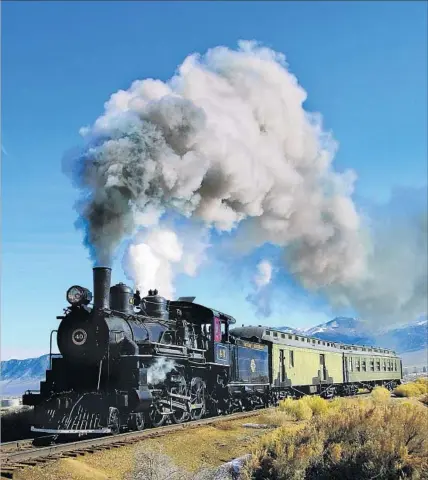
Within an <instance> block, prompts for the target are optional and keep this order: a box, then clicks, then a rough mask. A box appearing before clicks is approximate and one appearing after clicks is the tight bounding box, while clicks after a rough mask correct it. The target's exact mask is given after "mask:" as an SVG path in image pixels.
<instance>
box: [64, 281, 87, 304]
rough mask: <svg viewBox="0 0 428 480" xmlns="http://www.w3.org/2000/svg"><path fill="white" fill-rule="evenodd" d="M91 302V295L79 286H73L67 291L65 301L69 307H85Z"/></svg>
mask: <svg viewBox="0 0 428 480" xmlns="http://www.w3.org/2000/svg"><path fill="white" fill-rule="evenodd" d="M91 300H92V293H91V292H90V291H89V290H88V289H87V288H83V287H79V285H73V286H72V287H70V288H69V289H68V290H67V301H68V303H70V304H71V305H87V304H88V303H90V301H91Z"/></svg>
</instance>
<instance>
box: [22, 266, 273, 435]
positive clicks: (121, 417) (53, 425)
mask: <svg viewBox="0 0 428 480" xmlns="http://www.w3.org/2000/svg"><path fill="white" fill-rule="evenodd" d="M93 279H94V284H93V290H94V296H93V306H92V308H91V307H90V306H89V305H90V303H91V301H92V293H91V292H90V291H89V290H88V289H86V288H82V287H80V286H77V285H76V286H72V287H71V288H70V289H69V290H68V292H67V300H68V302H69V303H70V307H69V308H68V309H67V310H65V315H64V316H61V317H58V318H59V319H60V320H61V323H60V326H59V328H58V331H57V343H58V349H59V351H60V353H61V357H60V358H55V357H53V356H51V368H50V369H49V370H47V372H46V381H42V382H41V384H40V392H34V391H28V392H26V393H25V394H24V396H23V404H24V405H33V406H34V425H33V426H32V428H31V429H32V431H33V432H40V433H48V434H58V435H60V434H80V435H82V434H98V433H102V434H104V433H117V432H119V431H120V430H122V429H129V430H141V429H143V428H144V426H145V424H150V425H151V426H154V427H158V426H160V425H162V424H163V423H164V422H165V421H166V420H170V421H172V422H174V423H181V422H184V421H186V420H197V419H200V418H201V417H202V416H203V415H206V414H211V415H218V414H221V413H226V412H229V411H233V410H235V409H242V408H245V407H247V408H248V407H253V406H256V405H258V406H264V405H267V404H268V401H269V388H268V387H269V382H268V366H267V363H268V348H267V347H266V346H265V345H262V344H260V343H254V342H248V341H242V340H240V339H237V338H236V339H235V338H233V337H232V336H231V335H230V331H229V330H230V325H232V324H234V323H235V319H234V318H232V317H231V316H229V315H226V314H224V313H221V312H218V311H216V310H213V309H210V308H207V307H205V306H202V305H198V304H196V303H194V302H193V300H194V297H183V298H179V299H178V300H177V301H167V300H165V299H164V298H163V297H161V296H159V295H158V292H157V291H156V290H154V291H149V292H148V295H147V296H146V297H144V298H141V297H140V293H139V292H138V291H137V292H136V293H135V294H134V293H133V291H132V289H131V288H129V287H128V286H126V285H124V284H122V283H119V284H118V285H114V286H112V287H111V288H110V282H111V269H109V268H105V267H95V268H94V269H93Z"/></svg>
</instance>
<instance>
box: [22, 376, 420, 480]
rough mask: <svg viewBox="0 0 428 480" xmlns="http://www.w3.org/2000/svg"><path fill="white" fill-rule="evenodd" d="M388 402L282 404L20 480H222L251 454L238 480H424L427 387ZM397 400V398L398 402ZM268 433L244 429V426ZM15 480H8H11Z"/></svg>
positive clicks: (380, 395)
mask: <svg viewBox="0 0 428 480" xmlns="http://www.w3.org/2000/svg"><path fill="white" fill-rule="evenodd" d="M407 385H410V386H408V387H407V388H406V389H404V390H403V388H402V387H399V389H400V390H398V392H396V393H398V394H400V392H403V391H404V392H406V395H407V397H404V396H403V397H401V398H400V397H395V398H394V397H391V396H390V394H389V392H388V391H387V390H386V389H384V388H376V389H375V390H373V392H372V394H371V395H370V396H365V397H363V398H361V397H360V398H358V397H357V398H346V399H343V398H341V399H334V400H332V401H326V400H323V399H321V398H319V397H305V398H302V399H300V400H285V401H283V402H281V404H280V406H279V407H278V408H277V409H275V410H271V411H267V412H266V411H264V412H261V413H260V415H258V416H256V417H252V418H250V419H239V420H234V421H229V422H226V421H224V422H220V423H218V424H216V425H211V426H203V427H199V428H196V429H189V430H183V431H179V432H176V433H173V434H169V435H167V436H164V437H160V438H152V439H146V440H143V441H141V442H139V443H138V444H135V445H132V446H128V447H123V448H120V449H114V450H108V451H104V452H98V453H95V454H92V455H86V456H81V457H76V458H67V459H61V460H59V461H56V462H54V463H52V464H47V465H41V466H36V467H30V468H28V469H25V470H23V471H21V472H19V473H18V475H17V476H16V478H17V479H20V480H30V479H31V480H42V479H46V480H50V479H52V480H54V479H55V480H57V479H59V480H62V479H64V480H89V479H95V480H97V479H100V480H101V479H112V480H113V479H114V480H145V479H147V480H167V479H172V480H220V479H221V480H223V479H228V478H232V476H224V474H222V475H220V476H219V472H218V467H219V466H221V465H222V464H224V463H225V462H228V461H230V460H232V459H234V458H237V457H242V456H244V455H246V454H251V458H250V460H249V462H248V463H247V465H246V466H245V467H244V468H243V470H242V471H241V474H240V475H241V478H242V479H245V480H264V479H266V480H267V479H275V480H279V479H290V480H301V479H308V480H312V479H336V478H337V479H355V480H366V479H377V480H383V479H385V480H392V479H405V478H407V479H413V480H419V479H427V478H428V460H427V458H428V442H427V434H426V432H427V431H428V409H427V407H426V406H425V405H426V404H425V405H424V402H426V395H427V390H428V383H427V381H426V379H425V380H419V381H418V382H417V383H416V387H415V386H412V385H411V384H407ZM403 395H404V394H403ZM248 423H251V424H262V425H264V426H268V427H269V428H264V429H263V428H259V429H257V428H247V427H245V426H244V425H245V424H248ZM14 478H15V477H14Z"/></svg>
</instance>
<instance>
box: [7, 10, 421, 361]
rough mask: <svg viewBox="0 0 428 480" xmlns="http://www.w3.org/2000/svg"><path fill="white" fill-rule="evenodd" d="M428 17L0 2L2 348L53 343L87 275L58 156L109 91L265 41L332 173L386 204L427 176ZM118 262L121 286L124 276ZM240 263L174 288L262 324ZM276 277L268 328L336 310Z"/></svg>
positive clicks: (27, 349)
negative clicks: (322, 134)
mask: <svg viewBox="0 0 428 480" xmlns="http://www.w3.org/2000/svg"><path fill="white" fill-rule="evenodd" d="M426 18H427V5H426V3H424V2H386V1H384V2H343V3H339V2H327V3H324V2H315V3H312V2H300V3H294V2H272V3H267V2H251V3H248V2H245V3H244V2H236V3H229V2H218V3H217V2H210V3H208V2H207V3H205V2H200V3H199V2H180V3H166V2H159V3H151V2H113V1H111V2H102V1H97V2H31V3H30V2H5V3H3V4H2V59H1V62H2V65H1V66H2V92H1V94H2V140H1V142H2V221H3V225H2V227H3V228H2V233H3V235H2V254H3V255H2V257H3V258H2V283H1V285H2V288H1V295H2V298H1V314H2V317H1V329H2V338H1V345H2V353H1V356H2V359H7V358H11V357H17V358H25V357H28V356H32V355H38V354H41V353H44V352H46V351H47V350H48V348H49V332H50V330H51V329H53V328H56V326H57V322H58V321H57V320H56V319H55V316H56V315H60V314H61V313H62V308H64V307H66V302H65V292H66V290H67V288H68V287H69V286H70V285H72V284H76V283H77V284H83V285H86V286H88V287H90V286H91V278H92V272H91V263H90V261H89V260H88V254H87V252H86V250H85V249H84V247H83V246H82V244H81V242H82V234H81V232H80V231H76V230H75V228H74V221H75V219H76V214H75V212H74V210H73V202H74V201H75V199H76V198H77V193H76V191H75V190H74V189H73V187H72V185H71V184H70V181H69V179H68V178H67V177H66V176H65V175H64V174H63V173H62V171H61V158H62V156H63V154H64V151H65V150H67V149H68V148H70V147H72V146H74V145H76V144H78V142H79V141H80V138H79V135H78V131H79V128H80V127H82V126H83V125H87V124H90V123H92V122H93V121H94V120H95V119H96V118H97V117H98V116H99V115H100V114H101V113H102V109H103V105H104V102H105V101H106V100H107V99H108V98H109V96H110V95H111V94H112V93H113V92H115V91H117V90H118V89H120V88H123V89H126V88H128V87H129V85H130V84H131V82H132V81H133V80H135V79H142V78H146V77H153V78H160V79H162V80H166V79H168V78H169V77H170V76H171V75H172V74H173V73H174V70H175V68H176V67H177V66H178V65H179V64H180V63H181V62H182V60H183V59H184V58H185V57H186V56H187V55H188V54H189V53H192V52H195V51H197V52H201V53H203V52H204V51H206V49H208V48H210V47H214V46H217V45H226V46H229V47H233V48H234V47H235V46H236V43H237V41H238V40H239V39H248V40H252V39H255V40H258V41H260V42H263V43H264V44H266V45H267V46H270V47H271V48H273V49H274V50H276V51H281V52H283V53H285V55H286V57H287V60H288V62H289V64H290V68H291V70H292V72H293V73H294V74H295V75H296V76H297V78H298V80H299V82H300V83H301V84H302V85H303V87H304V88H305V89H306V91H307V92H308V100H307V102H306V105H305V107H306V109H307V110H311V111H312V110H315V111H319V112H321V113H322V115H323V117H324V122H325V127H326V128H327V129H331V130H332V131H333V133H334V136H335V138H336V139H337V140H338V142H339V144H340V149H339V152H338V155H337V158H336V162H335V165H336V168H337V169H338V170H344V169H346V168H353V169H355V170H356V172H357V173H358V177H359V179H358V182H357V188H356V199H357V201H358V202H361V203H368V204H378V203H382V202H387V201H388V200H389V198H390V195H391V192H392V191H393V189H394V188H397V187H402V188H407V190H408V191H411V190H412V189H421V188H422V187H424V186H425V185H426V183H427V170H426V169H427V166H426V155H427V137H426V130H427V109H426V105H427V26H426ZM419 191H420V190H419ZM265 253H266V254H267V255H269V254H270V252H268V251H267V252H265ZM257 255H260V253H257V254H255V255H253V256H251V258H249V259H247V260H246V261H247V263H251V268H253V267H254V265H255V263H256V262H257V260H258V258H257ZM119 264H120V263H118V266H117V268H115V270H114V273H113V281H121V280H123V278H124V276H123V273H122V271H121V269H120V267H119ZM238 267H239V269H238V270H239V272H240V273H241V275H240V276H239V275H238V276H236V275H234V274H232V273H231V272H230V269H229V268H228V267H227V265H225V264H223V263H221V262H216V263H213V264H211V265H209V266H207V268H206V269H204V270H203V271H202V273H201V275H200V276H199V277H198V280H197V281H195V280H194V279H188V278H181V279H180V281H179V283H178V285H177V286H178V293H179V294H188V295H190V294H193V295H196V296H197V297H198V300H199V301H200V302H202V303H204V302H205V303H207V304H209V305H211V306H213V307H215V308H218V309H222V310H224V311H226V312H227V313H231V314H233V315H235V316H236V317H237V318H238V323H260V322H261V321H260V320H259V319H256V318H255V316H254V312H253V310H252V308H251V306H250V305H249V304H248V303H247V302H246V301H245V297H246V295H247V292H246V291H245V288H247V287H245V282H244V280H245V277H246V275H247V271H249V270H248V268H249V265H248V264H245V265H239V266H238ZM276 288H277V289H278V291H279V290H280V291H281V292H285V293H284V295H285V298H283V300H282V301H281V302H280V303H281V305H282V307H281V308H277V309H276V310H275V313H274V315H273V316H272V318H271V319H265V320H263V322H264V323H273V324H276V325H280V324H282V325H291V326H310V325H313V324H315V323H319V322H323V321H325V320H328V319H330V318H331V315H332V312H331V311H330V309H329V307H328V306H327V305H325V303H324V302H322V301H321V300H319V299H316V298H314V297H311V296H310V295H308V294H307V293H306V292H304V291H302V290H301V289H300V288H298V286H297V285H295V284H294V283H293V282H292V280H291V279H289V278H288V277H286V278H285V279H284V280H283V282H282V283H281V284H280V285H277V287H276Z"/></svg>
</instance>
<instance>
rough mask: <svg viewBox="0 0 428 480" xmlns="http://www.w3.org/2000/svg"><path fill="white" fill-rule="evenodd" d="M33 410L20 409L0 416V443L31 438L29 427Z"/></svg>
mask: <svg viewBox="0 0 428 480" xmlns="http://www.w3.org/2000/svg"><path fill="white" fill-rule="evenodd" d="M32 415H33V409H32V408H28V407H27V408H25V407H24V408H20V409H19V410H12V411H10V412H4V413H3V412H2V414H1V441H2V442H13V441H15V440H23V439H25V438H31V436H32V435H31V431H30V425H31V421H32Z"/></svg>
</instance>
